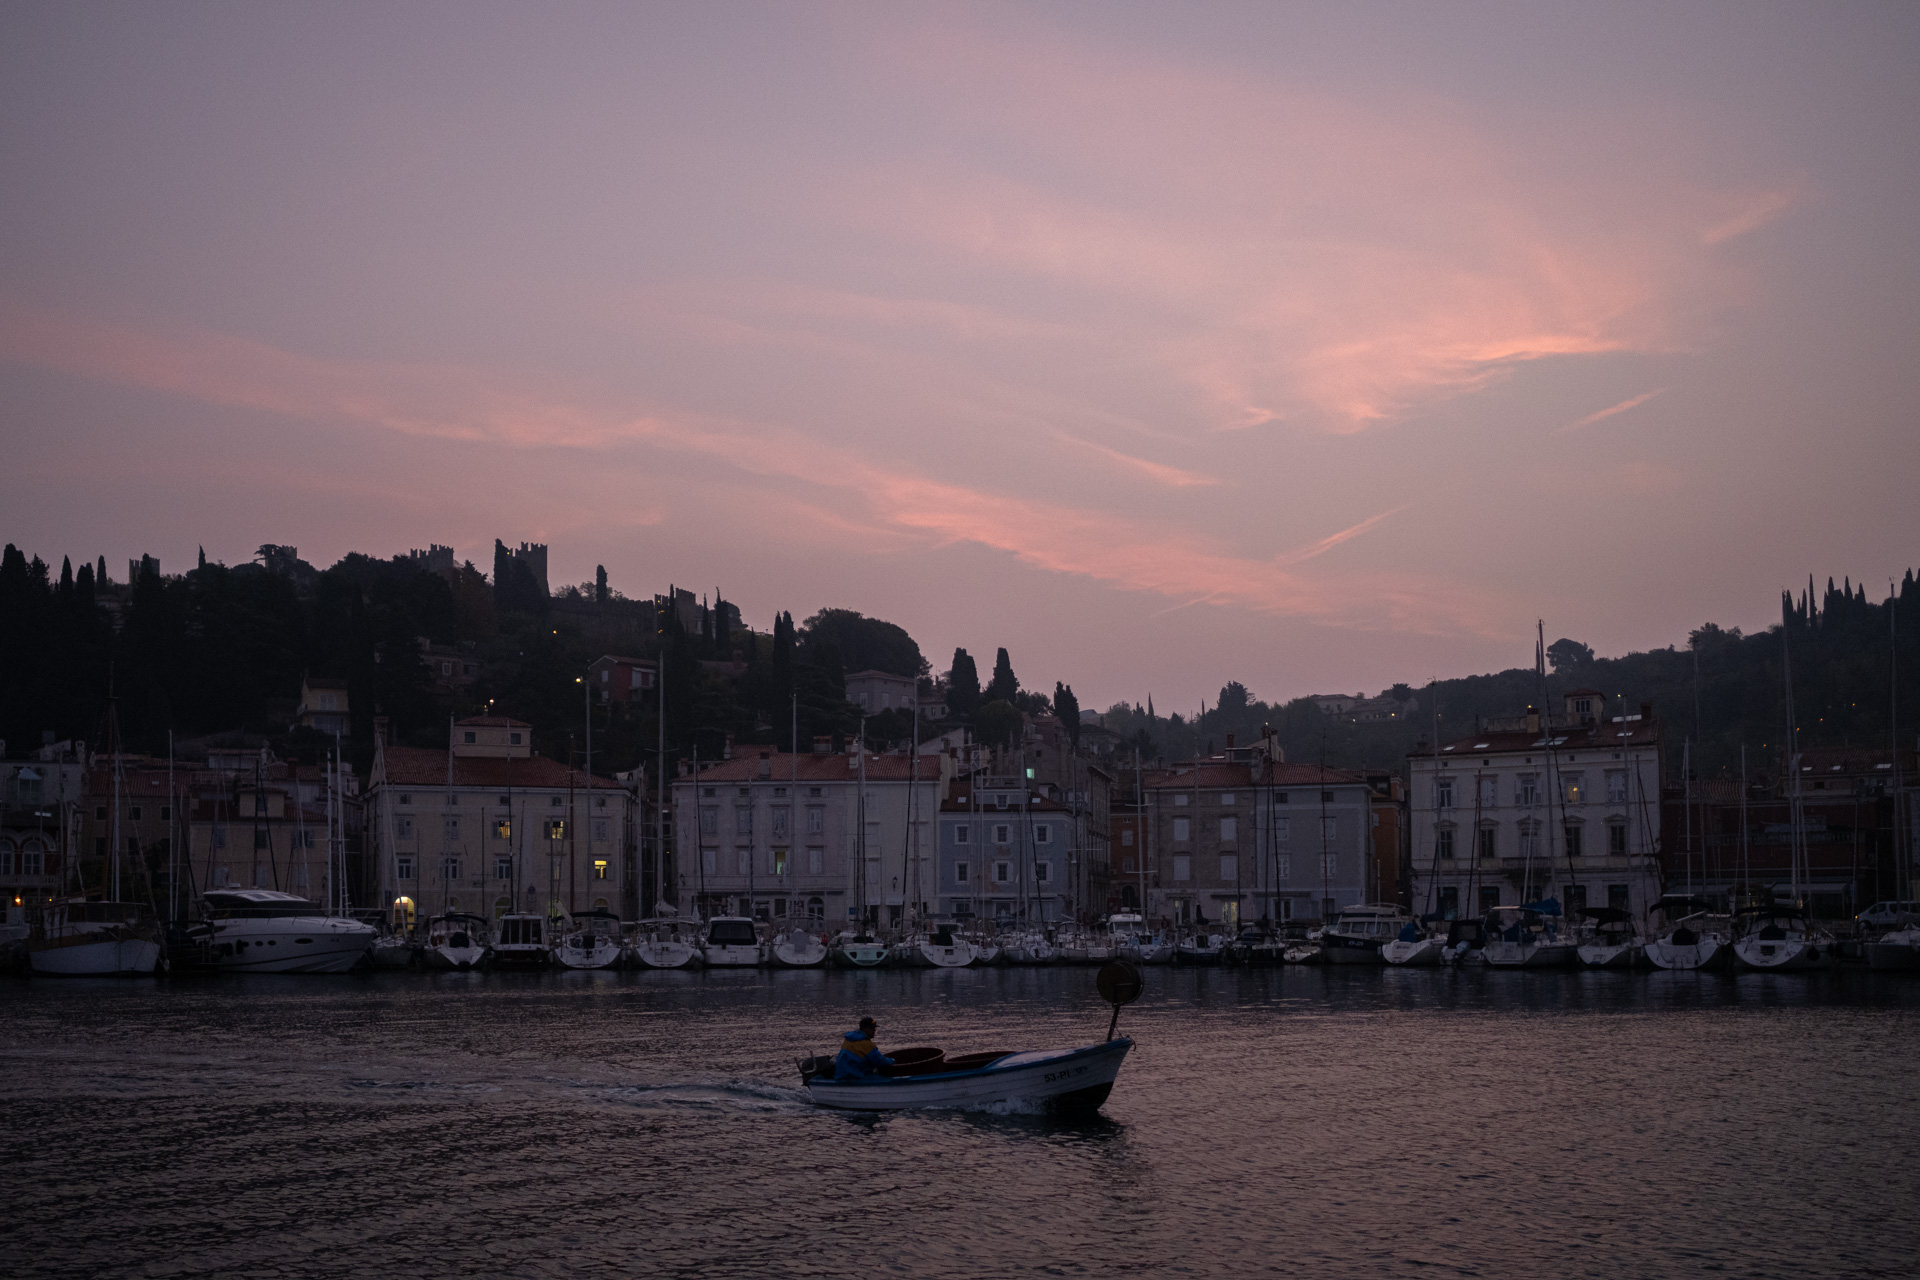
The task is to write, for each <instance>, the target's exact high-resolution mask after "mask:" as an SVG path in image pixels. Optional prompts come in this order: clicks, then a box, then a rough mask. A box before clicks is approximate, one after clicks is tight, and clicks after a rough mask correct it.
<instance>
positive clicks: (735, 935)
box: [707, 920, 760, 947]
mask: <svg viewBox="0 0 1920 1280" xmlns="http://www.w3.org/2000/svg"><path fill="white" fill-rule="evenodd" d="M707 941H708V942H710V943H712V944H713V945H714V946H716V947H751V946H753V945H754V944H755V943H757V942H759V941H760V939H759V938H758V937H756V936H755V934H754V932H753V924H752V922H751V921H747V920H715V921H714V922H713V924H712V925H711V926H710V927H709V928H708V930H707Z"/></svg>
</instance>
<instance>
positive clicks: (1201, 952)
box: [1173, 931, 1227, 965]
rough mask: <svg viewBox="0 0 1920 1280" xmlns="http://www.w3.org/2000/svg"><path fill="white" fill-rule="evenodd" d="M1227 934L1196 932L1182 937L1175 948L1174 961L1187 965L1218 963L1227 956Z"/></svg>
mask: <svg viewBox="0 0 1920 1280" xmlns="http://www.w3.org/2000/svg"><path fill="white" fill-rule="evenodd" d="M1226 950H1227V939H1226V935H1225V934H1219V933H1207V932H1205V931H1200V932H1196V933H1193V934H1190V935H1188V936H1187V937H1185V938H1182V939H1180V942H1179V944H1178V945H1177V946H1175V947H1174V949H1173V962H1174V963H1175V964H1186V965H1217V964H1219V963H1220V961H1221V960H1222V959H1223V958H1224V957H1225V955H1226Z"/></svg>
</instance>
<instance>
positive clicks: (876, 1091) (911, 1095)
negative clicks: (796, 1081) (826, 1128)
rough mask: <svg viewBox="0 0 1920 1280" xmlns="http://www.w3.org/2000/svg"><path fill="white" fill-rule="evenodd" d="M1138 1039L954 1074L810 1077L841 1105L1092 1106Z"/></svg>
mask: <svg viewBox="0 0 1920 1280" xmlns="http://www.w3.org/2000/svg"><path fill="white" fill-rule="evenodd" d="M1132 1047H1133V1041H1132V1040H1129V1039H1126V1038H1125V1037H1122V1038H1121V1039H1118V1040H1109V1041H1107V1042H1106V1043H1105V1044H1092V1045H1085V1046H1082V1047H1081V1048H1078V1049H1051V1050H1044V1051H1041V1052H1038V1053H1014V1054H1008V1055H1007V1056H1006V1057H1004V1058H1001V1059H1000V1060H999V1061H997V1062H994V1063H993V1064H991V1065H989V1066H987V1067H984V1068H982V1069H980V1070H978V1071H962V1072H956V1073H954V1074H951V1075H929V1076H900V1077H894V1078H886V1077H876V1076H870V1077H867V1078H865V1079H862V1080H854V1081H830V1080H819V1079H816V1080H810V1081H808V1082H807V1094H808V1096H809V1097H811V1098H812V1099H813V1101H814V1102H815V1103H817V1104H818V1105H820V1106H823V1107H832V1108H833V1109H835V1110H838V1111H910V1110H959V1111H967V1110H988V1109H993V1108H998V1107H1008V1108H1014V1109H1027V1108H1041V1107H1045V1108H1049V1109H1064V1110H1081V1111H1091V1110H1093V1109H1094V1108H1097V1107H1098V1106H1099V1105H1100V1104H1101V1103H1103V1102H1105V1101H1106V1100H1107V1095H1108V1094H1109V1093H1111V1092H1112V1090H1113V1082H1114V1079H1115V1078H1116V1077H1117V1076H1118V1075H1119V1074H1120V1064H1121V1062H1122V1061H1123V1060H1124V1059H1125V1058H1126V1056H1127V1050H1129V1049H1131V1048H1132Z"/></svg>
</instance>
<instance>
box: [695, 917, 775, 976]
mask: <svg viewBox="0 0 1920 1280" xmlns="http://www.w3.org/2000/svg"><path fill="white" fill-rule="evenodd" d="M700 954H701V956H702V958H704V959H705V960H706V962H707V967H708V968H709V969H756V968H758V967H759V966H760V965H761V964H762V963H763V962H764V961H765V960H766V958H767V956H766V951H765V950H764V949H763V948H762V947H761V945H760V931H759V930H758V929H756V928H754V925H753V921H751V920H749V919H747V918H746V917H745V916H715V917H713V919H711V920H709V921H707V933H706V936H705V937H704V938H702V939H701V940H700Z"/></svg>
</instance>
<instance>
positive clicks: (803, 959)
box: [769, 925, 827, 969]
mask: <svg viewBox="0 0 1920 1280" xmlns="http://www.w3.org/2000/svg"><path fill="white" fill-rule="evenodd" d="M769 949H770V950H771V951H772V952H773V962H774V963H775V964H777V965H779V966H780V967H781V968H782V969H818V968H819V967H820V966H821V965H823V964H825V963H826V962H827V944H826V943H824V942H822V941H821V940H820V939H819V938H818V937H816V936H815V935H813V934H811V933H808V932H807V931H806V930H805V929H802V928H801V927H800V926H798V925H795V926H794V927H793V928H791V929H789V930H787V931H786V932H785V933H776V934H774V935H773V945H772V946H771V947H770V948H769Z"/></svg>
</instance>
